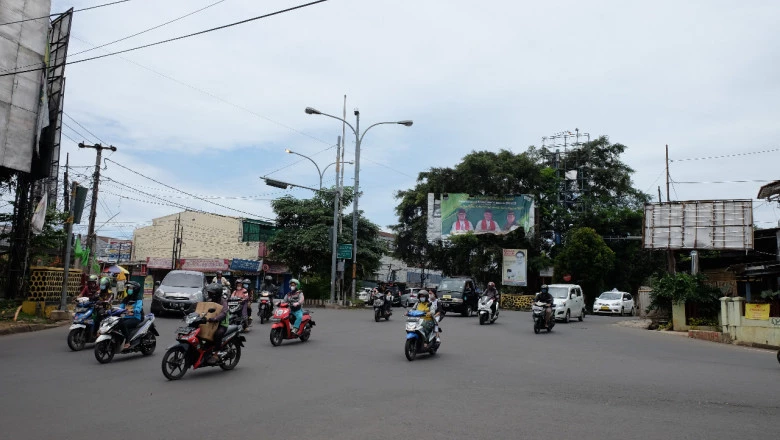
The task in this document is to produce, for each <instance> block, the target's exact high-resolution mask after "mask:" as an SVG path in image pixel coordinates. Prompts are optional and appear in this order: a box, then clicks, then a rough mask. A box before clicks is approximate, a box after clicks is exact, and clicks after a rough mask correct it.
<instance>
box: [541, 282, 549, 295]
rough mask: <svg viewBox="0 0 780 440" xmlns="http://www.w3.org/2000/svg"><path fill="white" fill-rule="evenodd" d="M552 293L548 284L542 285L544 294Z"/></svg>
mask: <svg viewBox="0 0 780 440" xmlns="http://www.w3.org/2000/svg"><path fill="white" fill-rule="evenodd" d="M549 291H550V288H549V287H547V284H542V293H547V292H549Z"/></svg>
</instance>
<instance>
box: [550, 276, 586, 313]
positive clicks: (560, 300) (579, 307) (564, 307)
mask: <svg viewBox="0 0 780 440" xmlns="http://www.w3.org/2000/svg"><path fill="white" fill-rule="evenodd" d="M547 287H548V288H549V292H550V295H552V297H553V303H554V304H555V311H554V312H553V316H554V317H555V319H557V320H562V321H563V322H569V320H570V319H571V318H577V319H579V320H580V321H582V319H583V318H584V317H585V298H584V297H583V296H582V288H580V286H578V285H576V284H550V285H549V286H547Z"/></svg>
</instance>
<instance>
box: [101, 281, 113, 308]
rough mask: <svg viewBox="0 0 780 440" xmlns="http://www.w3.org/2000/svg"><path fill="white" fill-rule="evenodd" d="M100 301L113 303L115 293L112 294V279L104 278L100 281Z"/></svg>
mask: <svg viewBox="0 0 780 440" xmlns="http://www.w3.org/2000/svg"><path fill="white" fill-rule="evenodd" d="M98 297H99V299H100V301H106V302H111V300H113V299H114V295H113V293H111V279H109V278H108V277H103V278H101V279H100V291H99V292H98Z"/></svg>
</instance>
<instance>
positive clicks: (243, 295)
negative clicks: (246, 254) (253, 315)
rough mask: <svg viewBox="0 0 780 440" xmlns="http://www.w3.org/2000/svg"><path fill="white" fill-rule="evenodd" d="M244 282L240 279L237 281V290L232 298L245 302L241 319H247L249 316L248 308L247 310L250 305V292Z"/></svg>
mask: <svg viewBox="0 0 780 440" xmlns="http://www.w3.org/2000/svg"><path fill="white" fill-rule="evenodd" d="M243 281H244V280H242V279H240V278H239V279H238V280H236V290H234V291H233V295H232V297H233V298H238V299H240V300H241V301H244V305H243V306H242V307H241V317H242V318H245V317H246V316H247V310H246V308H247V304H248V303H249V292H248V291H247V290H246V288H245V287H244V283H243ZM247 285H248V284H247Z"/></svg>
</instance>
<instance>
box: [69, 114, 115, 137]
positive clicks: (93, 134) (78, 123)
mask: <svg viewBox="0 0 780 440" xmlns="http://www.w3.org/2000/svg"><path fill="white" fill-rule="evenodd" d="M62 114H64V115H65V116H67V117H68V118H70V120H71V121H73V122H75V123H76V125H78V126H79V127H81V128H83V129H84V130H85V131H86V132H87V133H89V134H91V135H92V136H93V137H94V138H95V139H97V140H98V141H99V142H100V143H101V144H103V145H108V143H107V142H106V141H104V140H103V139H100V138H99V137H98V136H97V135H96V134H95V133H92V132H91V131H89V129H88V128H87V127H85V126H83V125H81V123H80V122H79V121H77V120H76V119H74V118H73V116H71V115H69V114H68V113H67V112H65V111H63V112H62ZM63 124H65V123H64V122H63ZM68 128H70V127H68ZM71 130H73V129H72V128H71ZM74 131H75V130H74Z"/></svg>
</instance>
